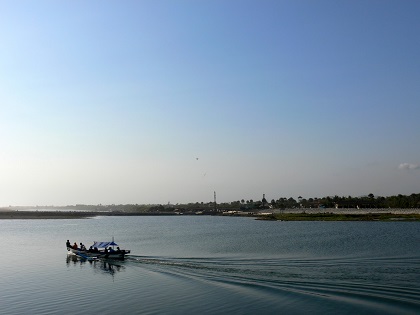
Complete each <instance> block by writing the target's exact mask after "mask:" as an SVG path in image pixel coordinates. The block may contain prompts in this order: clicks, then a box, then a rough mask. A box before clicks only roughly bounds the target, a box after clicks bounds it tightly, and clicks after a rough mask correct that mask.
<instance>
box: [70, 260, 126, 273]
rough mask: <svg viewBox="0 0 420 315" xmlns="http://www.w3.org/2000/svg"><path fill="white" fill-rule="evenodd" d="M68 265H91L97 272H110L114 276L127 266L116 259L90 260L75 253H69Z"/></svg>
mask: <svg viewBox="0 0 420 315" xmlns="http://www.w3.org/2000/svg"><path fill="white" fill-rule="evenodd" d="M66 265H67V268H69V267H71V266H80V267H84V266H91V268H93V271H94V272H95V273H102V274H110V275H112V276H114V274H115V273H117V272H120V271H124V270H125V266H122V265H120V264H117V263H116V262H115V261H112V260H105V259H100V260H88V259H84V258H82V257H78V256H75V255H67V258H66Z"/></svg>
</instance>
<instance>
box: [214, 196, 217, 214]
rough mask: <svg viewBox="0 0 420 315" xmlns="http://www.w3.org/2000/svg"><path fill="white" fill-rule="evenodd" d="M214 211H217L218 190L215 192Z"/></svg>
mask: <svg viewBox="0 0 420 315" xmlns="http://www.w3.org/2000/svg"><path fill="white" fill-rule="evenodd" d="M214 212H217V203H216V192H214Z"/></svg>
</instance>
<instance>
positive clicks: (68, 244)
mask: <svg viewBox="0 0 420 315" xmlns="http://www.w3.org/2000/svg"><path fill="white" fill-rule="evenodd" d="M66 247H67V248H69V247H71V244H70V241H69V240H67V242H66Z"/></svg>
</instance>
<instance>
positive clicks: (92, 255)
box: [67, 247, 130, 259]
mask: <svg viewBox="0 0 420 315" xmlns="http://www.w3.org/2000/svg"><path fill="white" fill-rule="evenodd" d="M128 253H130V251H129V250H128V251H127V250H122V251H119V252H117V251H115V252H108V253H105V252H103V251H99V252H89V251H85V250H80V249H73V248H71V247H67V254H68V255H76V256H79V257H82V258H85V259H96V258H98V259H99V258H103V259H124V258H125V257H126V256H127V254H128Z"/></svg>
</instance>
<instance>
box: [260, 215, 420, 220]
mask: <svg viewBox="0 0 420 315" xmlns="http://www.w3.org/2000/svg"><path fill="white" fill-rule="evenodd" d="M260 220H277V221H420V214H393V213H368V214H335V213H312V214H308V213H279V214H270V215H266V216H261V217H260Z"/></svg>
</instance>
